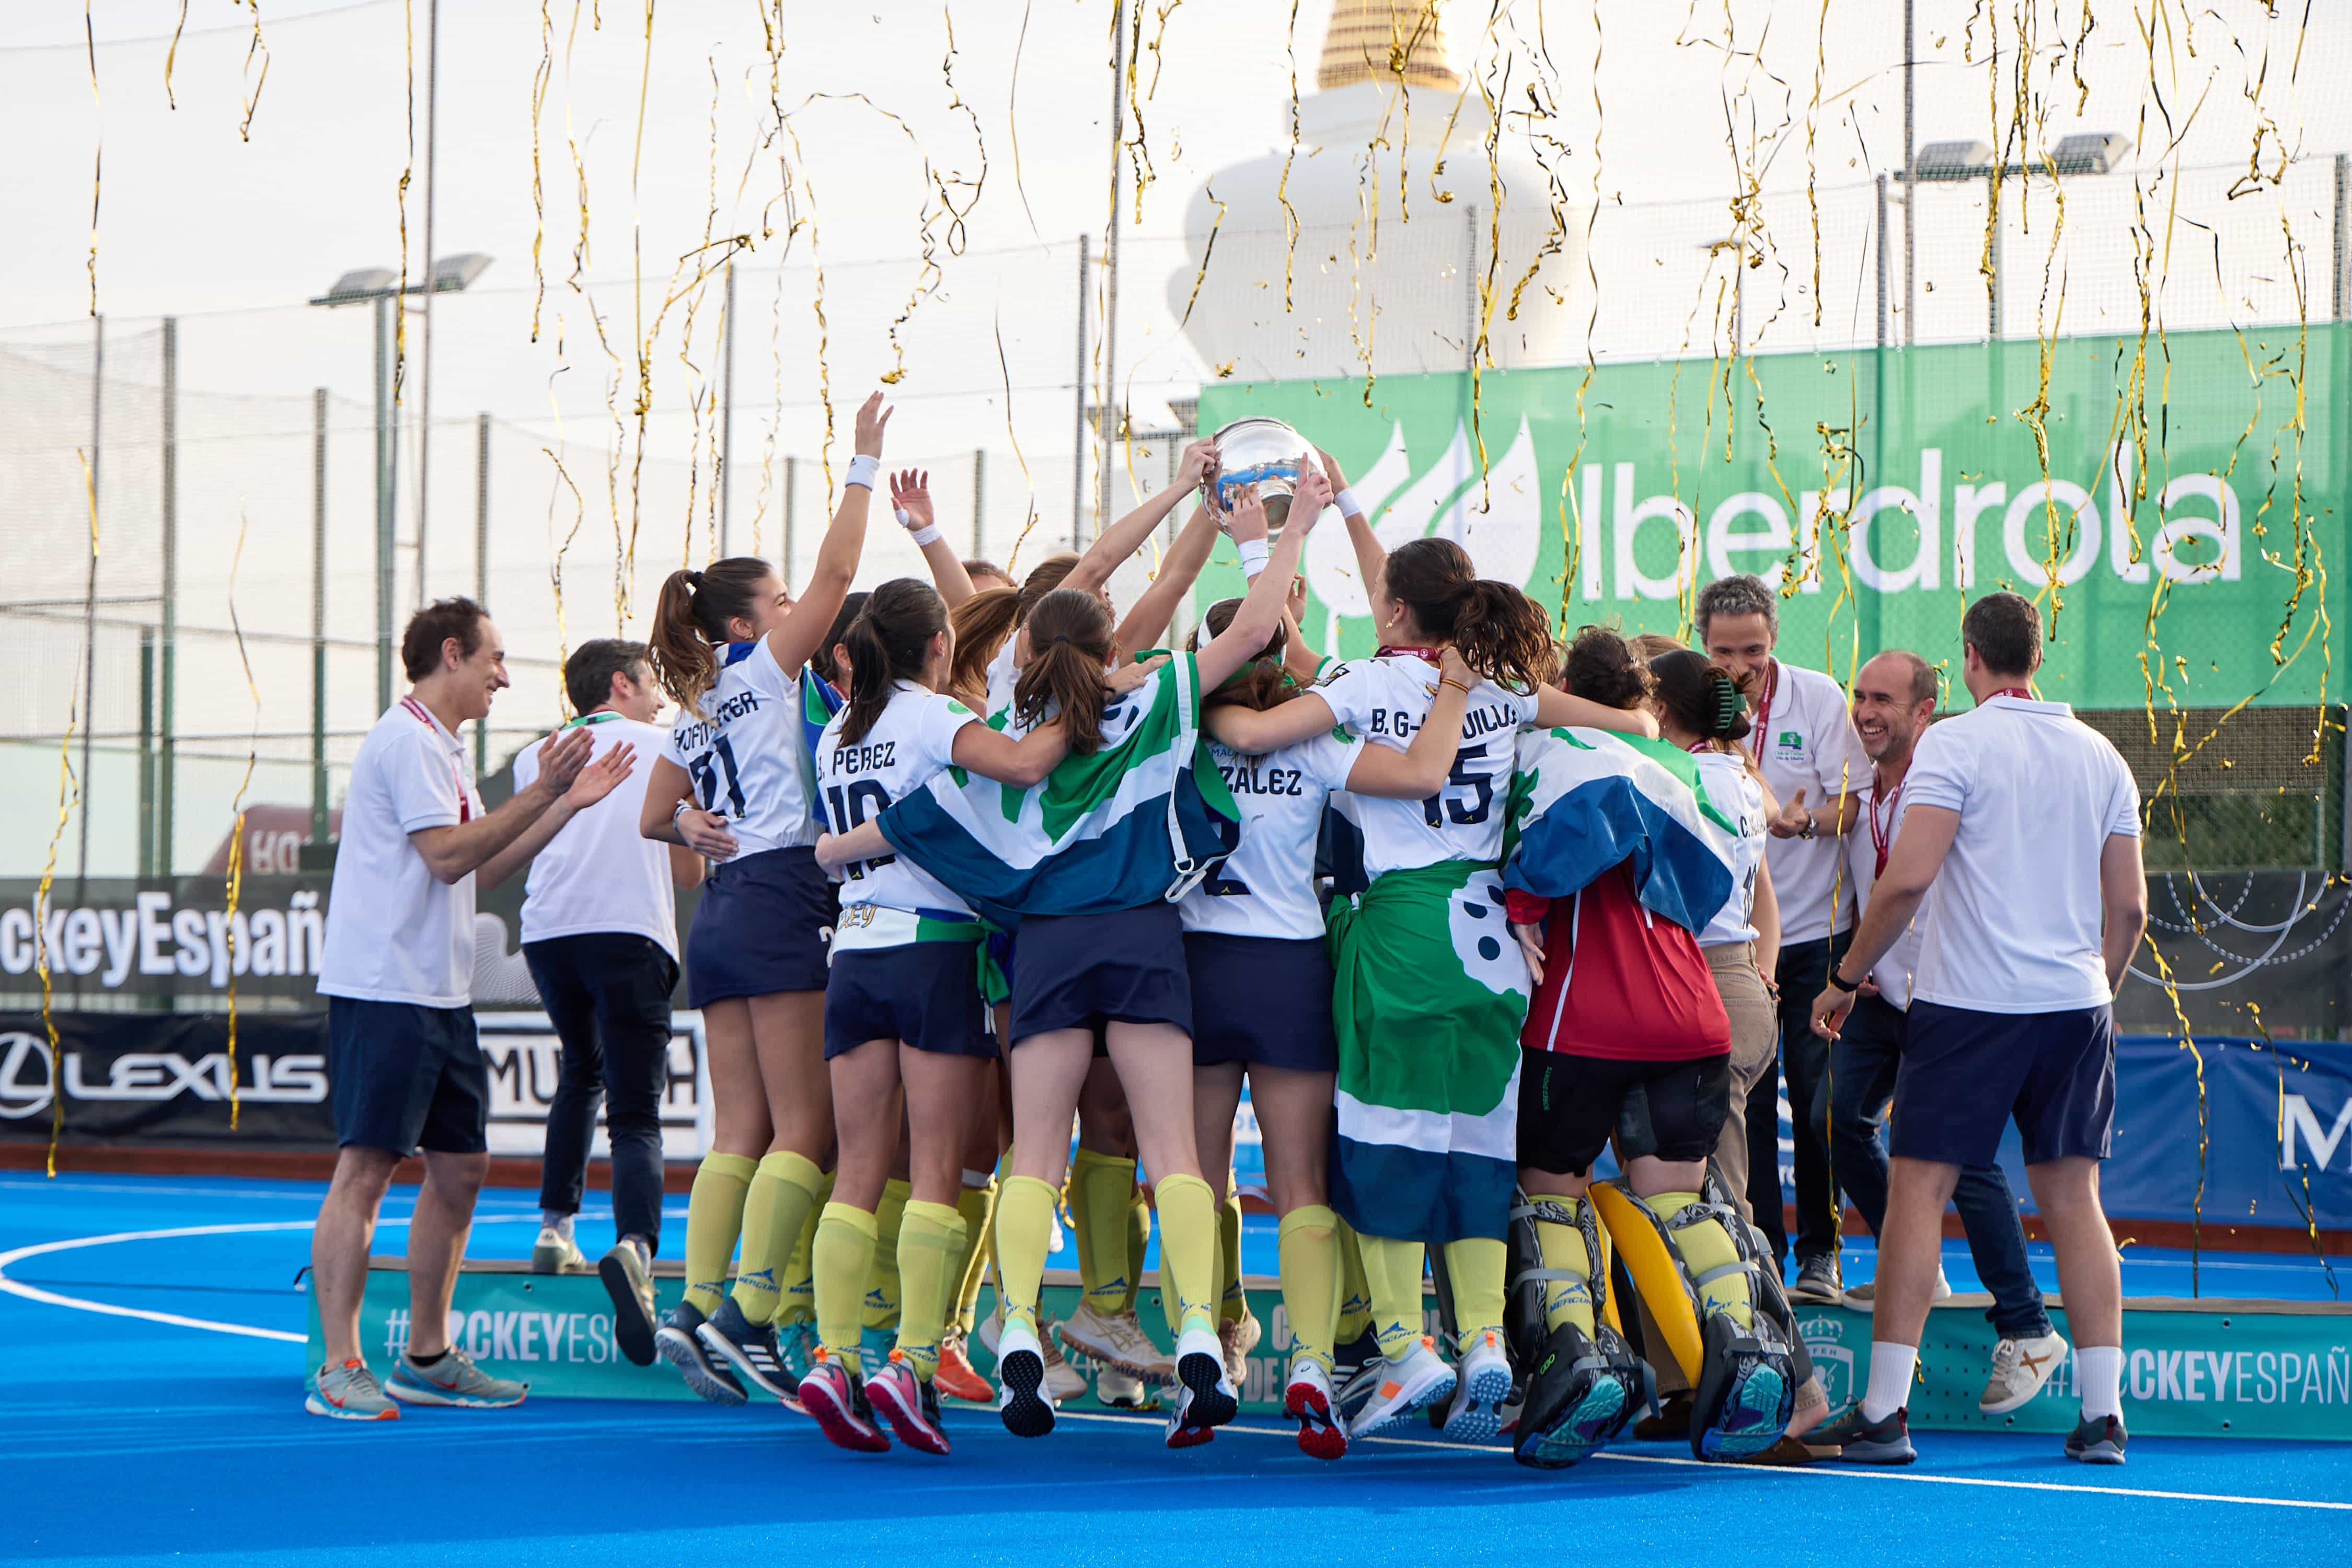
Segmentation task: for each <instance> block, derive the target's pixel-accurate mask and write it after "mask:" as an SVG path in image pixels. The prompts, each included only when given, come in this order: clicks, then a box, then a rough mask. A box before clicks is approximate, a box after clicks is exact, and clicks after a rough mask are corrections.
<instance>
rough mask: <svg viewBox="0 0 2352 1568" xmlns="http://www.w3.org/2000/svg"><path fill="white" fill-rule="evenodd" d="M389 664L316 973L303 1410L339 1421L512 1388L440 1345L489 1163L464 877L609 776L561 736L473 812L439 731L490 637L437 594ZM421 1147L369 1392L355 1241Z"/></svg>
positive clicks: (479, 711)
mask: <svg viewBox="0 0 2352 1568" xmlns="http://www.w3.org/2000/svg"><path fill="white" fill-rule="evenodd" d="M400 657H401V663H402V665H403V666H404V668H406V670H407V672H408V679H409V680H410V681H411V682H412V683H413V684H412V685H411V687H410V689H409V692H408V695H407V696H405V697H404V698H402V699H401V700H399V701H398V702H395V703H394V704H393V706H392V707H391V708H389V709H387V710H385V711H384V715H383V718H381V719H379V720H377V721H376V723H375V727H374V728H373V729H372V730H370V731H368V734H367V739H366V740H364V741H362V742H360V749H359V753H358V755H356V756H355V757H353V758H352V776H351V783H350V785H349V787H348V790H347V792H346V794H345V795H344V800H343V820H342V837H341V844H340V846H339V847H338V848H337V851H336V855H335V879H334V884H333V889H332V891H331V896H330V899H329V902H328V906H327V940H326V951H325V953H324V954H323V956H322V957H321V959H320V966H319V992H320V994H321V995H323V996H325V997H326V998H327V999H328V1002H327V1036H328V1045H327V1048H328V1078H329V1084H330V1088H331V1093H332V1096H333V1100H334V1109H335V1139H336V1142H337V1143H338V1144H340V1145H341V1152H340V1153H339V1154H338V1155H337V1158H336V1161H335V1175H334V1181H333V1183H332V1184H331V1185H330V1186H329V1187H328V1189H327V1195H326V1198H325V1200H324V1201H323V1202H322V1203H320V1205H319V1222H318V1226H317V1227H316V1228H315V1229H314V1230H313V1231H312V1232H311V1234H310V1269H311V1279H312V1287H311V1288H312V1289H313V1290H314V1291H315V1292H316V1293H317V1297H318V1304H319V1321H320V1325H321V1326H322V1328H323V1330H324V1331H325V1334H326V1340H327V1361H326V1364H325V1365H324V1366H322V1367H320V1368H318V1369H317V1370H316V1371H315V1372H314V1373H313V1374H312V1375H311V1377H310V1380H309V1388H308V1391H307V1397H306V1399H305V1401H304V1404H305V1406H306V1408H308V1409H309V1410H310V1412H311V1414H313V1415H331V1416H337V1417H341V1418H342V1419H345V1420H362V1421H379V1420H390V1419H392V1418H394V1417H395V1416H397V1415H399V1414H400V1411H399V1407H398V1406H397V1405H394V1404H393V1403H392V1401H391V1400H390V1399H387V1398H386V1397H385V1394H386V1393H387V1392H388V1393H389V1394H391V1395H392V1396H393V1398H394V1399H399V1400H403V1401H406V1402H409V1403H413V1404H420V1405H513V1404H516V1403H518V1402H519V1401H520V1400H521V1398H522V1396H523V1394H524V1392H525V1388H526V1385H525V1384H520V1383H511V1382H508V1381H506V1380H504V1379H500V1378H493V1377H489V1376H488V1375H486V1374H484V1373H482V1372H481V1371H480V1370H479V1369H478V1368H477V1367H476V1366H475V1365H474V1363H472V1361H471V1360H469V1359H468V1358H467V1354H466V1352H464V1351H462V1350H459V1349H457V1347H456V1346H454V1345H452V1344H451V1343H450V1342H449V1325H448V1314H449V1296H450V1292H451V1290H452V1289H455V1288H456V1285H457V1263H458V1260H459V1259H460V1258H463V1257H464V1256H465V1251H466V1236H467V1230H468V1229H469V1228H470V1227H471V1226H472V1224H473V1217H474V1196H475V1194H476V1193H477V1192H478V1191H479V1190H480V1187H481V1184H482V1176H483V1173H485V1172H486V1171H487V1170H488V1165H489V1155H488V1152H487V1151H488V1144H487V1142H486V1141H485V1137H484V1134H485V1131H486V1129H487V1123H488V1110H489V1078H488V1072H487V1070H486V1068H485V1067H484V1064H483V1061H482V1053H481V1047H480V1044H479V1043H478V1040H477V1039H476V1037H475V1035H474V1014H473V1006H472V1003H473V973H474V871H475V869H476V868H478V867H480V866H482V865H483V864H484V863H485V862H487V861H488V860H490V859H491V858H493V857H495V856H496V855H497V854H498V853H499V851H500V850H501V849H504V848H506V847H508V846H509V845H511V844H512V843H513V842H514V840H515V839H516V837H519V836H520V834H521V833H522V831H523V830H524V829H525V828H527V827H529V826H531V824H532V823H533V822H535V821H536V820H537V819H538V818H539V817H540V816H541V814H542V813H544V812H545V811H546V810H547V809H548V807H549V806H551V805H554V804H555V802H556V801H557V799H558V798H559V797H561V796H563V795H565V794H566V793H567V792H571V793H572V794H575V795H578V796H580V797H581V798H580V800H579V801H575V802H572V803H570V804H572V805H579V804H583V803H585V802H588V801H593V800H596V799H601V798H602V797H603V795H605V794H607V793H609V792H610V791H611V789H612V787H613V785H614V784H615V783H617V782H618V781H619V780H620V779H621V778H625V777H626V776H627V774H628V758H627V756H626V755H625V754H624V753H623V752H619V751H616V752H614V753H613V755H612V756H611V757H608V758H606V759H604V760H601V761H599V762H598V763H597V765H596V766H595V767H594V768H587V767H585V764H586V763H587V762H588V755H589V752H590V750H591V746H590V742H589V737H588V736H587V735H586V734H585V733H580V732H575V733H573V734H572V735H568V736H565V737H563V738H562V740H560V741H559V742H557V743H555V744H554V745H552V746H551V747H549V748H548V751H547V754H546V755H545V757H544V758H543V759H542V761H541V772H540V779H539V782H538V783H537V784H533V785H532V786H531V787H530V788H529V789H525V790H519V791H517V792H516V794H515V795H514V798H513V799H511V800H509V801H508V802H507V803H506V804H505V805H501V806H499V809H498V810H496V811H494V812H488V813H486V812H484V811H483V809H482V799H481V796H480V795H477V794H476V793H475V792H474V786H473V784H472V782H471V781H470V780H469V779H468V778H467V765H466V762H467V759H466V748H465V743H464V742H461V741H459V740H458V739H457V727H458V726H459V725H461V724H463V723H465V722H466V721H467V720H469V719H470V720H472V721H475V722H476V723H480V722H481V721H484V720H486V719H488V717H489V712H490V700H491V699H492V698H493V697H495V696H496V695H497V694H498V693H499V691H500V690H501V689H504V688H505V687H506V685H507V684H508V682H507V670H506V647H505V645H504V644H503V643H501V642H500V641H499V630H498V627H496V626H493V625H491V624H490V618H489V616H488V615H487V614H486V613H485V612H484V611H483V609H482V607H481V606H480V605H477V604H475V603H474V602H473V601H472V600H471V599H442V600H439V601H437V602H436V603H434V604H432V605H426V606H425V608H424V609H421V610H419V611H417V612H416V614H415V615H414V616H410V617H409V622H408V627H407V629H406V631H405V632H404V633H403V634H402V637H401V644H400ZM615 758H617V759H618V760H617V763H615V761H614V759H615ZM616 768H617V772H616V771H615V769H616ZM420 1147H421V1148H422V1149H423V1151H424V1153H425V1184H424V1185H423V1186H422V1187H421V1188H420V1189H419V1190H418V1192H417V1195H416V1207H415V1214H414V1215H413V1216H412V1218H411V1219H410V1221H409V1227H408V1268H409V1273H408V1294H409V1331H408V1346H407V1349H406V1350H405V1351H404V1352H402V1354H401V1356H400V1357H399V1361H398V1364H397V1365H396V1366H395V1367H394V1370H393V1373H392V1376H391V1377H390V1378H389V1379H388V1380H386V1382H385V1383H384V1384H378V1383H377V1381H376V1379H375V1376H374V1374H373V1373H371V1372H370V1371H369V1370H368V1366H367V1363H366V1361H365V1360H364V1359H363V1358H362V1355H361V1353H360V1344H359V1324H360V1297H361V1294H362V1291H363V1290H364V1289H365V1288H366V1285H367V1260H368V1247H369V1244H370V1243H371V1242H372V1241H373V1239H374V1236H375V1218H376V1211H377V1209H378V1207H379V1206H380V1205H382V1204H383V1193H384V1188H385V1187H386V1186H387V1185H389V1184H390V1183H391V1181H392V1173H393V1170H394V1166H396V1165H397V1164H398V1163H400V1161H401V1160H402V1159H403V1158H404V1156H406V1155H407V1154H409V1153H411V1152H415V1151H416V1150H417V1149H419V1148H420Z"/></svg>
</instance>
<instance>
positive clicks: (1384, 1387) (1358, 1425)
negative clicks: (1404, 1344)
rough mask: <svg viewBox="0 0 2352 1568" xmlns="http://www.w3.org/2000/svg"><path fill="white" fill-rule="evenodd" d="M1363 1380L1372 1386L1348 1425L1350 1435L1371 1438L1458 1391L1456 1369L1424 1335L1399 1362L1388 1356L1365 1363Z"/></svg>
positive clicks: (1435, 1343)
mask: <svg viewBox="0 0 2352 1568" xmlns="http://www.w3.org/2000/svg"><path fill="white" fill-rule="evenodd" d="M1357 1377H1358V1379H1359V1381H1362V1382H1368V1383H1369V1384H1370V1385H1371V1389H1370V1396H1369V1397H1368V1398H1366V1399H1365V1401H1364V1404H1363V1407H1362V1408H1361V1409H1360V1410H1359V1411H1358V1412H1357V1413H1356V1415H1355V1417H1354V1418H1353V1419H1352V1420H1350V1421H1349V1423H1348V1436H1349V1437H1351V1438H1353V1437H1363V1436H1370V1434H1372V1433H1374V1432H1378V1431H1381V1430H1383V1429H1385V1428H1387V1427H1390V1426H1396V1425H1397V1424H1398V1423H1400V1422H1402V1421H1404V1420H1407V1419H1409V1418H1410V1417H1412V1416H1413V1415H1418V1414H1419V1413H1420V1412H1422V1411H1423V1410H1426V1409H1428V1408H1429V1407H1430V1406H1431V1405H1434V1404H1436V1403H1437V1402H1438V1401H1439V1400H1441V1399H1444V1398H1446V1397H1447V1396H1449V1395H1450V1394H1453V1392H1454V1369H1453V1368H1452V1367H1450V1366H1448V1365H1446V1364H1445V1363H1444V1361H1442V1360H1441V1359H1439V1357H1438V1354H1437V1342H1436V1341H1435V1340H1433V1339H1432V1338H1430V1337H1429V1336H1428V1335H1427V1334H1423V1335H1422V1336H1421V1338H1419V1339H1417V1340H1415V1341H1413V1342H1412V1349H1411V1350H1409V1351H1407V1352H1405V1353H1404V1355H1403V1356H1402V1358H1401V1359H1398V1360H1394V1361H1391V1360H1390V1359H1389V1358H1388V1357H1386V1356H1382V1357H1381V1358H1380V1359H1379V1360H1377V1361H1372V1362H1368V1363H1365V1366H1364V1370H1363V1371H1362V1372H1360V1373H1358V1374H1357Z"/></svg>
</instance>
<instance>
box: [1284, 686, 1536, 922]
mask: <svg viewBox="0 0 2352 1568" xmlns="http://www.w3.org/2000/svg"><path fill="white" fill-rule="evenodd" d="M1315 694H1316V695H1317V696H1318V697H1320V698H1322V699H1323V700H1324V701H1325V702H1327V703H1328V704H1330V707H1331V713H1332V716H1333V717H1334V718H1336V719H1338V720H1339V723H1340V724H1341V725H1342V726H1344V727H1345V728H1346V729H1347V730H1348V731H1349V732H1351V733H1353V734H1355V735H1357V736H1360V737H1361V738H1362V739H1363V740H1365V741H1367V742H1371V743H1373V744H1376V745H1382V746H1386V747H1388V748H1389V749H1390V750H1391V751H1396V752H1402V751H1404V750H1406V749H1407V748H1409V747H1410V746H1411V745H1412V737H1413V731H1416V730H1419V729H1420V728H1421V721H1422V720H1423V718H1424V717H1425V716H1426V715H1427V714H1428V712H1429V705H1430V703H1431V702H1432V701H1433V700H1435V698H1436V696H1437V667H1436V666H1435V665H1433V664H1432V663H1430V662H1429V661H1428V660H1427V659H1424V658H1418V657H1416V656H1415V655H1412V654H1409V653H1394V654H1388V655H1386V656H1383V657H1381V658H1358V659H1349V661H1347V662H1346V663H1344V664H1341V665H1339V666H1337V667H1335V668H1333V669H1332V670H1331V672H1330V673H1329V674H1328V675H1327V676H1325V677H1324V678H1323V681H1322V684H1320V685H1319V686H1318V687H1316V689H1315ZM1535 717H1536V696H1535V693H1534V692H1532V691H1529V692H1525V693H1521V692H1517V691H1508V690H1506V689H1503V688H1502V687H1500V686H1497V685H1496V684H1495V683H1494V682H1493V681H1491V680H1481V681H1479V682H1478V684H1477V685H1475V686H1474V687H1472V688H1471V689H1470V705H1469V708H1468V710H1467V711H1465V713H1464V715H1463V719H1462V746H1461V750H1460V751H1458V752H1455V753H1454V767H1453V770H1452V772H1450V773H1448V774H1447V775H1446V780H1445V784H1444V787H1443V788H1441V789H1440V790H1439V791H1438V792H1437V793H1436V794H1435V795H1431V796H1430V797H1429V798H1428V799H1427V800H1381V799H1375V798H1372V797H1370V796H1368V795H1346V794H1340V795H1334V796H1333V797H1332V802H1331V804H1332V805H1334V806H1335V807H1337V808H1338V810H1339V815H1340V816H1343V817H1345V818H1346V819H1347V820H1348V821H1349V822H1350V823H1352V824H1353V825H1354V826H1355V827H1356V829H1357V831H1358V832H1360V834H1362V835H1363V840H1364V876H1365V878H1366V879H1368V880H1374V879H1379V878H1380V877H1381V876H1382V875H1384V874H1386V873H1387V872H1390V871H1402V870H1412V869H1413V868H1417V867H1422V866H1434V865H1437V864H1439V863H1441V862H1443V861H1446V860H1475V861H1476V862H1478V863H1479V864H1481V865H1485V866H1492V865H1494V864H1495V863H1496V861H1498V860H1500V859H1501V858H1502V855H1503V823H1504V819H1505V817H1506V816H1507V815H1508V811H1509V806H1510V796H1511V769H1512V765H1513V763H1514V761H1515V759H1516V757H1517V735H1518V732H1519V731H1521V730H1522V729H1525V728H1526V727H1527V726H1528V725H1530V724H1532V723H1534V722H1535Z"/></svg>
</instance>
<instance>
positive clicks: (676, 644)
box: [646, 555, 776, 713]
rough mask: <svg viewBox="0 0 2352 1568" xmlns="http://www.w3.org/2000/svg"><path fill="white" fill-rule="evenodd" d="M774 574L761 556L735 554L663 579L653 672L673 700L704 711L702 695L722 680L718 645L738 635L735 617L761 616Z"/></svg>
mask: <svg viewBox="0 0 2352 1568" xmlns="http://www.w3.org/2000/svg"><path fill="white" fill-rule="evenodd" d="M775 575H776V573H775V568H773V567H772V566H770V565H769V564H768V563H766V562H764V561H762V560H761V559H760V558H759V557H758V556H756V555H730V556H729V557H727V558H726V559H725V560H723V561H714V562H712V563H710V564H709V565H708V566H706V567H704V568H702V570H700V571H698V572H697V571H691V570H688V571H684V572H673V573H671V574H669V575H668V576H667V577H665V578H663V579H662V585H661V592H660V594H659V595H657V596H656V598H655V600H654V625H653V630H652V632H651V633H650V634H648V635H647V637H646V654H647V657H648V658H650V659H651V661H652V664H653V667H654V677H655V679H657V680H659V681H660V682H661V688H662V689H663V690H664V691H666V692H667V693H668V694H669V699H670V700H671V701H673V702H675V703H677V705H678V706H679V707H681V708H683V709H685V710H687V711H688V712H689V713H699V712H701V711H702V694H703V693H704V692H706V691H708V690H709V689H710V686H711V683H712V682H713V681H715V680H717V679H719V656H718V654H717V653H716V652H714V651H713V649H714V648H715V647H717V646H718V645H719V644H720V643H723V642H726V641H727V640H728V639H729V637H731V636H732V635H733V630H732V628H733V625H734V623H735V622H737V621H755V620H756V619H757V616H756V615H755V611H756V609H757V607H758V605H759V596H760V592H761V587H762V586H763V585H765V584H772V583H773V582H774V581H775Z"/></svg>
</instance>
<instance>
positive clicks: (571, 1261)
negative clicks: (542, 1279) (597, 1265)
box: [530, 1225, 588, 1274]
mask: <svg viewBox="0 0 2352 1568" xmlns="http://www.w3.org/2000/svg"><path fill="white" fill-rule="evenodd" d="M530 1271H531V1272H532V1273H533V1274H585V1273H587V1272H588V1259H587V1257H586V1256H585V1255H584V1254H583V1253H582V1252H581V1250H580V1244H579V1243H578V1242H576V1241H574V1240H572V1233H571V1232H570V1231H568V1230H558V1229H556V1228H555V1227H554V1226H551V1225H543V1226H540V1227H539V1239H538V1240H537V1241H535V1242H533V1243H532V1244H531V1248H530Z"/></svg>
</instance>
